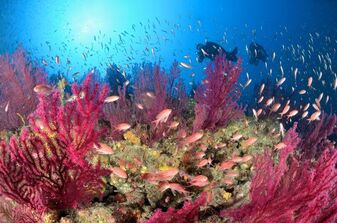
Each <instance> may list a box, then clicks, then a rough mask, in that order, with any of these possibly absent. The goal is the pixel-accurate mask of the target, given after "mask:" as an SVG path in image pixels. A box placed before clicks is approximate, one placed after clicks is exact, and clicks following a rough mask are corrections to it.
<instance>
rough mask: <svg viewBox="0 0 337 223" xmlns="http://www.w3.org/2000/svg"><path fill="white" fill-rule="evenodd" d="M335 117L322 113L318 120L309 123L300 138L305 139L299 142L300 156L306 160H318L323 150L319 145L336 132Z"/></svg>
mask: <svg viewBox="0 0 337 223" xmlns="http://www.w3.org/2000/svg"><path fill="white" fill-rule="evenodd" d="M336 123H337V116H336V115H327V114H325V113H322V115H321V117H320V120H319V121H315V122H312V123H310V125H309V126H307V123H305V129H304V130H303V131H302V132H304V134H303V136H302V138H303V139H305V140H303V141H302V142H301V145H300V148H301V152H302V156H303V157H304V158H306V159H311V158H318V157H319V156H320V154H321V153H322V152H323V150H324V149H325V148H324V147H322V146H321V144H322V143H323V142H324V141H325V140H326V138H327V137H328V136H330V135H332V134H333V133H334V131H336V129H337V128H336Z"/></svg>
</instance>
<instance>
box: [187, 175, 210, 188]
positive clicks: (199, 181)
mask: <svg viewBox="0 0 337 223" xmlns="http://www.w3.org/2000/svg"><path fill="white" fill-rule="evenodd" d="M208 184H209V181H208V178H207V177H206V176H204V175H198V176H195V177H193V178H192V179H191V181H190V185H192V186H195V187H204V186H206V185H208Z"/></svg>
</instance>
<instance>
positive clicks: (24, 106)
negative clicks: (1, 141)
mask: <svg viewBox="0 0 337 223" xmlns="http://www.w3.org/2000/svg"><path fill="white" fill-rule="evenodd" d="M44 82H45V80H44V75H43V74H42V71H41V69H39V68H33V66H32V65H31V63H30V62H29V61H28V60H27V56H26V53H25V52H24V50H23V49H22V48H21V47H19V48H18V49H17V50H16V51H15V52H14V53H13V54H12V55H0V123H1V125H0V130H4V129H6V130H13V129H16V128H18V127H19V126H21V125H23V124H24V122H26V118H27V116H28V115H29V114H30V113H31V112H33V111H34V109H35V108H36V105H37V104H38V99H37V97H36V94H35V93H34V91H33V88H34V86H35V85H36V84H40V83H44Z"/></svg>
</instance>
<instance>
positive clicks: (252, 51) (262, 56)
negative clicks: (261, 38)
mask: <svg viewBox="0 0 337 223" xmlns="http://www.w3.org/2000/svg"><path fill="white" fill-rule="evenodd" d="M248 54H249V63H250V64H254V65H256V66H257V65H258V64H259V61H262V62H266V61H267V58H268V54H267V52H266V50H265V49H264V48H263V46H261V45H260V44H258V43H256V42H252V43H251V44H250V45H249V48H248Z"/></svg>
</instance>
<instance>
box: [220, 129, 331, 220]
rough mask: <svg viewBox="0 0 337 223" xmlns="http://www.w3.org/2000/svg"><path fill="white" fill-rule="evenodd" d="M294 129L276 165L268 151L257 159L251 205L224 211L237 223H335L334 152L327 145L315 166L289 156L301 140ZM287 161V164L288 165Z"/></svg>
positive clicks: (289, 133)
mask: <svg viewBox="0 0 337 223" xmlns="http://www.w3.org/2000/svg"><path fill="white" fill-rule="evenodd" d="M295 128H296V125H295V127H293V128H292V129H291V130H289V132H288V134H287V136H286V137H285V139H284V141H283V143H284V144H285V145H286V147H285V148H283V150H282V151H281V153H280V157H279V162H278V164H276V165H274V164H273V159H272V156H271V152H270V150H267V151H266V152H265V153H264V154H263V155H261V156H259V157H257V158H256V161H255V169H256V174H255V176H254V177H253V179H252V185H251V191H250V194H251V201H250V202H249V203H248V204H245V205H243V206H242V207H240V208H237V209H229V210H223V211H222V213H221V215H222V216H230V217H232V218H233V219H235V220H236V221H240V222H334V221H335V220H336V218H337V212H336V205H337V202H336V198H337V197H336V185H337V170H336V167H335V165H336V162H337V151H336V149H335V148H334V146H333V145H332V144H331V143H330V144H326V145H325V150H324V152H323V153H322V155H321V156H320V158H319V159H318V160H317V162H315V163H311V162H310V160H304V161H303V160H299V159H297V158H296V157H295V156H291V153H292V152H293V151H294V149H295V148H296V147H297V146H298V145H299V142H300V139H299V137H298V135H297V133H296V132H295ZM287 160H288V161H289V163H288V162H287Z"/></svg>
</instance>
